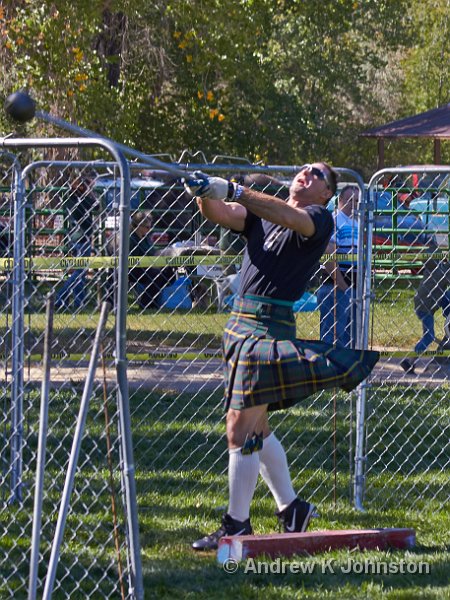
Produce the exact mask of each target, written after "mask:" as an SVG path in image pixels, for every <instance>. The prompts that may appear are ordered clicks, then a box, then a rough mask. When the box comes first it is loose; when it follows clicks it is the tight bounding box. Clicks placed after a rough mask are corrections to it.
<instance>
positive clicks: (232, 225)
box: [197, 198, 246, 231]
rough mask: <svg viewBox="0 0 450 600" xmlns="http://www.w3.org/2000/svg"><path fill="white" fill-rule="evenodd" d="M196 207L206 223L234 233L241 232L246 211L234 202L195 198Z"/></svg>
mask: <svg viewBox="0 0 450 600" xmlns="http://www.w3.org/2000/svg"><path fill="white" fill-rule="evenodd" d="M197 205H198V207H199V209H200V212H201V213H202V215H203V216H204V217H205V219H208V221H212V222H213V223H216V224H217V225H222V226H223V227H227V228H228V229H233V230H235V231H242V230H243V228H244V223H245V215H246V210H245V208H244V207H243V206H240V205H239V204H237V203H236V202H228V203H225V202H223V201H222V200H208V199H207V198H197Z"/></svg>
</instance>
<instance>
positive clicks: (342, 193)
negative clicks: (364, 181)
mask: <svg viewBox="0 0 450 600" xmlns="http://www.w3.org/2000/svg"><path fill="white" fill-rule="evenodd" d="M350 190H351V191H352V193H355V194H356V197H358V195H359V188H358V187H357V186H356V185H351V184H350V185H345V186H344V187H343V188H342V190H341V191H340V192H339V200H341V199H343V198H344V196H345V194H346V193H347V192H348V191H350Z"/></svg>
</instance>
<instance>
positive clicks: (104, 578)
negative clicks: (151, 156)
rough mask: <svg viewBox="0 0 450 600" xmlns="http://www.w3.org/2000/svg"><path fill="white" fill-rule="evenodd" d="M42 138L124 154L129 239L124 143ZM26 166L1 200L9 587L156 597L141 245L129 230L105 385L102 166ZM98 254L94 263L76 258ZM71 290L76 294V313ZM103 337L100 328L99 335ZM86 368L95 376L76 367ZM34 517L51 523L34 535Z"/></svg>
mask: <svg viewBox="0 0 450 600" xmlns="http://www.w3.org/2000/svg"><path fill="white" fill-rule="evenodd" d="M15 142H16V143H17V146H18V147H22V146H23V147H25V148H26V147H28V146H29V145H30V143H29V142H28V141H27V140H15ZM33 145H35V146H36V147H40V146H41V147H46V146H47V145H49V146H51V147H55V148H57V149H60V150H64V149H66V146H74V147H81V150H80V153H81V154H82V153H83V152H82V149H83V146H85V147H86V148H88V147H89V148H92V147H95V146H98V147H99V148H100V149H101V150H106V152H110V154H111V155H112V156H111V158H112V159H113V160H114V163H113V168H114V170H115V172H116V176H117V180H118V181H120V183H121V185H120V190H119V193H118V194H117V198H116V199H115V201H114V203H113V205H112V206H111V207H110V215H112V218H113V221H114V227H115V228H116V230H117V231H118V233H119V234H120V236H122V238H125V239H128V233H127V232H128V226H129V196H130V176H129V169H128V165H127V163H126V162H125V161H124V160H123V157H122V156H121V155H120V154H119V153H118V152H117V151H116V150H115V149H114V147H112V146H111V145H109V144H107V143H104V142H99V143H97V141H92V140H91V141H85V140H70V141H66V142H64V141H62V140H50V141H49V140H47V141H46V140H42V141H40V142H38V143H35V144H33ZM37 153H38V151H37ZM21 158H23V156H21ZM17 165H18V163H17V161H16V163H14V167H15V171H13V169H11V168H10V169H6V168H5V170H4V174H3V180H2V183H3V189H2V191H3V199H4V200H3V201H2V206H1V208H0V210H1V218H2V234H4V235H2V241H3V240H5V246H4V252H2V257H1V258H0V261H1V267H2V269H1V292H2V295H4V297H5V301H4V304H3V305H4V307H5V310H4V311H3V315H2V339H3V340H4V343H3V352H2V375H3V376H2V406H3V412H2V434H3V444H2V450H1V452H2V455H1V464H2V479H1V489H0V493H1V496H2V511H1V519H0V522H1V527H2V557H1V562H2V581H1V584H0V589H1V593H2V594H4V595H5V596H11V597H12V596H14V597H24V596H25V595H26V592H27V589H29V594H30V595H29V597H30V598H32V597H36V588H38V590H39V594H41V593H43V597H47V598H49V597H50V596H51V595H52V592H53V591H55V594H61V597H74V596H76V595H77V594H78V593H80V594H82V595H85V596H92V595H93V594H95V590H97V589H100V588H101V590H102V594H103V596H104V597H111V596H112V597H115V596H117V592H118V590H121V591H122V592H123V593H122V595H123V596H125V594H126V595H128V594H135V595H136V596H137V597H142V591H141V590H140V589H139V585H141V587H142V584H141V583H140V579H141V577H140V575H139V569H140V549H139V539H138V532H137V512H136V496H135V487H134V472H133V469H132V468H131V467H132V465H133V458H132V450H131V448H132V443H131V429H130V416H129V403H128V388H127V385H126V377H125V378H124V377H123V374H121V372H120V370H121V369H122V371H123V366H124V364H125V358H124V356H122V355H123V354H124V352H123V349H122V346H123V344H122V339H124V334H123V332H124V331H125V326H124V319H123V315H126V306H125V307H124V308H123V303H124V295H125V301H126V284H127V277H126V269H127V264H126V253H127V248H126V245H125V244H124V241H123V239H121V240H120V243H119V244H118V248H120V251H119V249H118V250H117V252H116V253H115V254H112V255H111V256H109V257H108V260H109V261H110V267H111V269H110V279H111V281H112V282H113V285H115V293H114V297H115V304H116V306H115V310H114V314H113V316H112V317H111V318H110V319H109V321H108V323H107V325H106V323H105V326H104V328H106V330H107V331H106V334H105V336H104V338H103V341H102V352H101V354H102V356H105V355H107V354H109V355H110V356H111V355H112V356H114V360H115V366H116V368H115V376H114V377H111V378H110V379H109V381H108V382H106V379H104V380H103V379H102V378H101V377H100V378H98V379H97V381H96V382H94V379H93V376H94V375H95V368H96V366H97V364H96V361H94V360H93V357H94V356H95V354H96V352H94V349H95V348H94V345H93V344H94V334H95V331H96V328H97V325H98V323H99V311H98V310H96V309H97V308H99V303H100V301H102V300H103V299H104V298H103V296H100V295H98V294H97V296H96V297H95V298H94V295H93V296H90V295H88V294H87V291H88V290H90V289H91V288H92V290H97V289H99V286H100V283H99V282H98V281H97V279H96V276H95V273H94V274H92V272H91V270H89V264H88V261H89V257H92V255H93V247H94V245H95V248H96V249H97V250H96V253H97V254H98V255H99V256H100V255H101V254H102V252H103V248H104V244H103V243H102V240H103V238H101V233H102V231H103V228H104V227H103V214H104V212H105V210H106V209H105V208H104V207H103V206H102V199H101V198H100V199H99V201H98V202H94V198H93V196H91V195H90V187H89V185H90V184H89V178H90V177H92V176H95V170H94V171H92V173H90V172H88V165H87V164H86V163H83V162H81V163H77V162H75V161H70V162H66V163H61V162H48V161H46V162H45V161H44V162H43V161H40V162H39V163H31V164H28V165H27V166H26V167H25V168H23V169H22V170H19V169H18V166H17ZM99 168H100V170H101V169H104V170H105V169H107V168H108V167H107V166H104V167H103V166H100V167H99ZM11 172H13V174H12V175H11ZM14 174H15V176H14ZM91 203H92V204H91ZM11 240H12V244H11ZM102 244H103V245H102ZM121 253H122V254H121ZM124 257H125V258H124ZM65 261H68V262H65ZM77 261H80V262H77ZM85 261H87V263H86V265H85V266H86V268H83V269H79V268H76V269H74V270H72V269H71V266H72V265H73V266H76V267H80V266H81V265H83V264H84V262H85ZM75 263H77V264H75ZM123 267H125V268H123ZM124 275H125V276H124ZM85 292H86V293H85ZM89 294H90V292H89ZM69 297H70V298H71V301H72V302H73V303H72V305H71V307H70V311H66V313H64V311H65V309H66V308H68V306H69V304H68V302H66V299H68V298H69ZM47 298H49V301H50V298H53V299H54V304H55V313H54V316H53V318H51V317H50V315H51V311H50V312H48V313H46V311H45V307H46V299H47ZM107 306H108V305H107V304H105V305H104V307H105V309H106V307H107ZM88 307H89V308H88ZM102 314H104V315H105V318H106V313H105V312H103V313H102ZM50 320H51V321H52V322H50ZM51 325H53V336H52V339H51V345H50V346H48V351H49V353H50V356H51V359H52V365H51V372H50V380H51V383H50V387H51V390H50V393H47V394H45V393H44V386H43V385H42V383H43V380H44V370H43V364H42V359H43V357H44V355H45V352H44V340H45V338H46V332H47V333H48V331H49V330H50V329H51ZM47 339H48V338H47ZM100 339H101V337H100V332H99V335H98V342H99V343H100ZM98 347H99V346H98ZM74 355H75V356H74ZM68 365H70V366H68ZM88 367H89V368H88ZM78 370H81V371H82V375H81V376H72V374H74V373H76V372H77V371H78ZM41 392H42V393H41ZM40 396H41V397H40ZM43 414H45V415H46V419H45V420H46V423H45V427H46V429H45V432H44V435H42V433H43V428H44V423H43V419H42V415H43ZM86 427H87V433H88V435H84V434H85V433H86V432H85V428H86ZM81 438H83V441H82V442H81ZM42 466H43V467H44V472H43V481H42V489H40V490H39V489H38V485H37V479H38V473H39V469H40V468H41V467H42ZM119 466H120V468H119ZM72 488H73V490H72ZM38 497H39V501H38V504H39V506H37V505H36V499H37V498H38ZM33 500H34V501H35V504H34V506H33ZM108 507H111V508H109V511H110V512H112V516H111V517H110V518H108V519H105V518H103V517H102V516H100V515H102V514H104V513H105V511H107V512H108ZM81 515H84V516H85V517H86V518H83V517H81ZM33 520H34V522H35V523H36V522H37V521H39V522H40V526H39V527H38V528H37V530H36V531H33V534H32V523H33ZM32 535H33V537H32ZM19 541H20V542H19ZM5 542H6V544H5ZM99 544H101V545H103V544H104V545H105V552H104V553H102V556H99V557H98V558H97V557H95V556H93V555H92V548H93V547H98V545H99ZM107 548H110V549H109V551H108V550H106V549H107ZM30 555H31V560H30ZM60 555H61V556H62V559H61V560H59V558H60ZM30 564H31V568H30ZM33 565H34V566H35V567H36V570H35V571H34V572H32V571H33ZM58 565H59V567H58ZM38 566H39V570H38ZM57 568H58V569H57ZM44 582H45V588H44Z"/></svg>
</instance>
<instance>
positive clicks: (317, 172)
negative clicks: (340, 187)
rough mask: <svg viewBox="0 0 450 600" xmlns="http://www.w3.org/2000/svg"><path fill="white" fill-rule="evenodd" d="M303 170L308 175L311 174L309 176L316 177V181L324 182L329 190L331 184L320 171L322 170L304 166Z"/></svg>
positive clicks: (326, 176) (323, 172)
mask: <svg viewBox="0 0 450 600" xmlns="http://www.w3.org/2000/svg"><path fill="white" fill-rule="evenodd" d="M305 169H306V171H307V172H308V173H311V175H313V176H314V177H317V179H320V180H321V181H325V183H326V184H327V188H329V189H331V183H330V180H329V178H328V175H327V174H326V173H325V171H322V169H319V168H318V167H313V166H312V165H306V167H305Z"/></svg>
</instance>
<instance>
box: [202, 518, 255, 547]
mask: <svg viewBox="0 0 450 600" xmlns="http://www.w3.org/2000/svg"><path fill="white" fill-rule="evenodd" d="M252 533H253V530H252V526H251V525H250V519H247V520H246V521H236V519H233V518H232V517H230V515H229V514H224V515H223V517H222V525H221V527H219V529H218V530H217V531H214V533H211V534H210V535H205V537H202V538H201V539H200V540H196V541H195V542H194V543H193V544H192V547H193V548H194V550H217V547H218V546H219V540H220V538H223V537H224V536H225V535H251V534H252Z"/></svg>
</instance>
